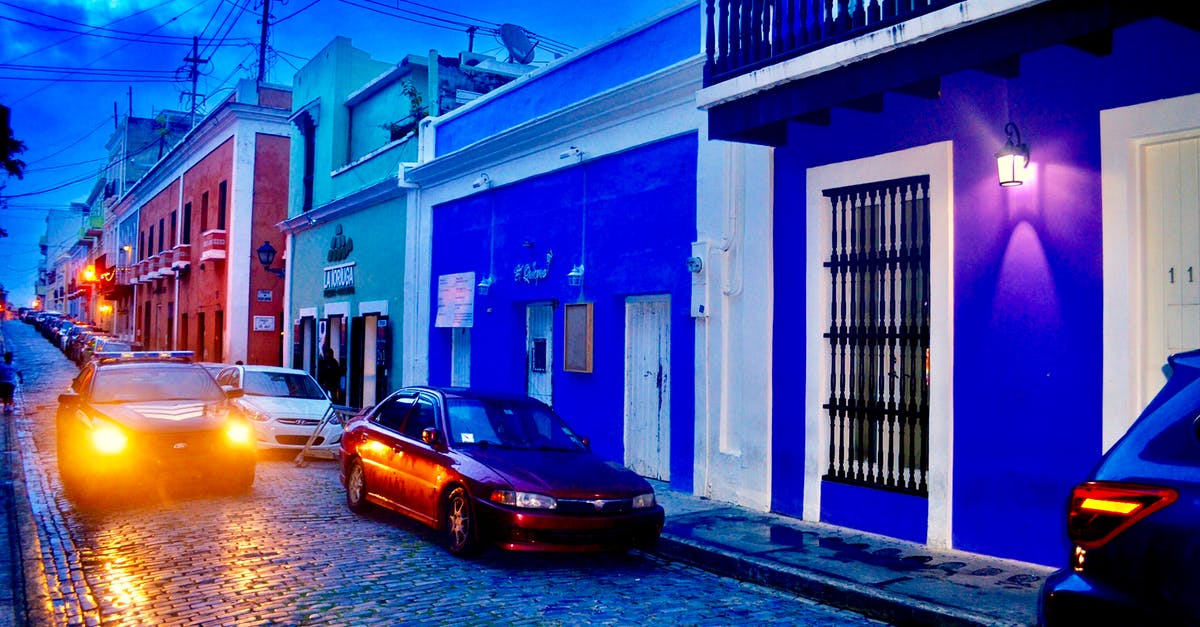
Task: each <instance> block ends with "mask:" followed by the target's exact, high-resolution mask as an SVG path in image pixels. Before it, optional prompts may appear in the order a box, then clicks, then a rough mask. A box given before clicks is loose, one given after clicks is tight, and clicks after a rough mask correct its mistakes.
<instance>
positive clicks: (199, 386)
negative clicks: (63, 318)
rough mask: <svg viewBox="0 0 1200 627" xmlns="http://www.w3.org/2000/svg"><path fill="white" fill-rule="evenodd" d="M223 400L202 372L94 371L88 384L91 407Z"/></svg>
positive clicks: (155, 369)
mask: <svg viewBox="0 0 1200 627" xmlns="http://www.w3.org/2000/svg"><path fill="white" fill-rule="evenodd" d="M224 398H225V394H224V393H223V392H222V391H221V388H220V387H219V386H218V385H217V382H216V381H214V380H213V378H212V375H210V374H208V373H207V372H205V371H204V369H203V368H163V367H156V366H154V365H150V364H147V365H145V366H143V367H137V368H120V367H118V368H112V369H104V368H97V369H96V380H95V383H93V384H92V402H93V403H117V402H124V401H177V400H195V401H219V400H222V399H224Z"/></svg>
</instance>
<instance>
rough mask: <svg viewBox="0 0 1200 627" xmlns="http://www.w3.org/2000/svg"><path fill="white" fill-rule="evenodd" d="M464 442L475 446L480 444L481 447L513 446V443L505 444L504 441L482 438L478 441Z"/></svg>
mask: <svg viewBox="0 0 1200 627" xmlns="http://www.w3.org/2000/svg"><path fill="white" fill-rule="evenodd" d="M463 444H471V445H474V446H478V447H479V448H513V445H511V444H505V443H503V442H493V441H491V440H480V441H478V442H463Z"/></svg>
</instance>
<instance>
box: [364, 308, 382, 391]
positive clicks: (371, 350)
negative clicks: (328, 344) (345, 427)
mask: <svg viewBox="0 0 1200 627" xmlns="http://www.w3.org/2000/svg"><path fill="white" fill-rule="evenodd" d="M378 326H379V315H378V314H367V315H365V316H363V361H362V364H363V366H362V368H363V377H362V406H363V407H370V406H371V405H374V404H375V403H377V402H378V401H381V400H383V399H381V398H376V394H375V385H376V378H377V377H378V376H379V371H378V369H377V368H376V355H375V341H376V340H377V339H378Z"/></svg>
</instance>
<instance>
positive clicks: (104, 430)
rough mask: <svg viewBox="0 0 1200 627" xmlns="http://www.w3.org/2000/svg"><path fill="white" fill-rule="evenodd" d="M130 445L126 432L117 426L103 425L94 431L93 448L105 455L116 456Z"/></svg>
mask: <svg viewBox="0 0 1200 627" xmlns="http://www.w3.org/2000/svg"><path fill="white" fill-rule="evenodd" d="M128 445H129V438H128V437H127V436H126V435H125V432H123V431H121V430H120V429H118V428H117V427H116V426H115V425H110V424H105V423H101V424H99V425H97V426H96V428H95V429H93V430H92V447H93V448H95V449H96V452H98V453H102V454H104V455H116V454H118V453H120V452H122V451H124V450H125V447H126V446H128Z"/></svg>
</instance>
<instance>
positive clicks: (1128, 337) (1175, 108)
mask: <svg viewBox="0 0 1200 627" xmlns="http://www.w3.org/2000/svg"><path fill="white" fill-rule="evenodd" d="M1195 129H1200V94H1191V95H1188V96H1180V97H1178V98H1167V99H1164V100H1156V101H1153V102H1147V103H1142V104H1137V105H1131V106H1128V107H1120V108H1117V109H1108V110H1104V111H1101V112H1100V187H1101V203H1102V205H1103V207H1102V219H1101V222H1102V224H1103V236H1102V237H1103V240H1102V242H1103V249H1104V262H1103V268H1104V314H1103V325H1104V326H1103V328H1104V335H1103V337H1104V347H1103V362H1104V365H1103V375H1102V376H1103V385H1102V388H1101V389H1103V390H1104V394H1103V395H1102V400H1101V404H1102V405H1101V417H1102V418H1101V420H1102V423H1103V427H1102V431H1101V442H1102V449H1103V450H1104V451H1107V450H1108V449H1109V448H1111V447H1112V445H1113V444H1115V443H1116V442H1117V440H1119V439H1120V438H1121V436H1122V435H1124V433H1125V431H1126V430H1127V429H1128V428H1129V426H1130V425H1131V424H1133V420H1134V419H1135V418H1137V416H1138V414H1140V413H1141V411H1142V409H1144V408H1145V407H1146V404H1147V403H1149V402H1150V398H1148V397H1147V396H1146V394H1145V392H1144V388H1145V385H1146V383H1147V382H1146V378H1145V376H1144V369H1143V364H1144V363H1145V361H1146V359H1147V358H1148V356H1147V354H1146V351H1147V349H1146V332H1145V330H1146V327H1147V315H1148V312H1147V310H1146V303H1145V302H1144V299H1143V298H1142V297H1143V296H1144V295H1145V293H1146V285H1145V282H1144V281H1143V277H1144V276H1145V272H1146V256H1145V251H1144V250H1143V242H1144V241H1145V238H1146V228H1145V217H1146V216H1145V207H1144V205H1143V203H1142V200H1141V198H1140V197H1139V196H1140V191H1139V190H1140V189H1141V187H1142V185H1141V171H1142V163H1141V159H1140V157H1139V153H1140V151H1141V148H1142V146H1144V145H1146V144H1150V143H1154V142H1156V141H1162V140H1163V139H1165V138H1166V137H1165V136H1167V135H1170V134H1173V133H1182V132H1185V131H1191V130H1195Z"/></svg>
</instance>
